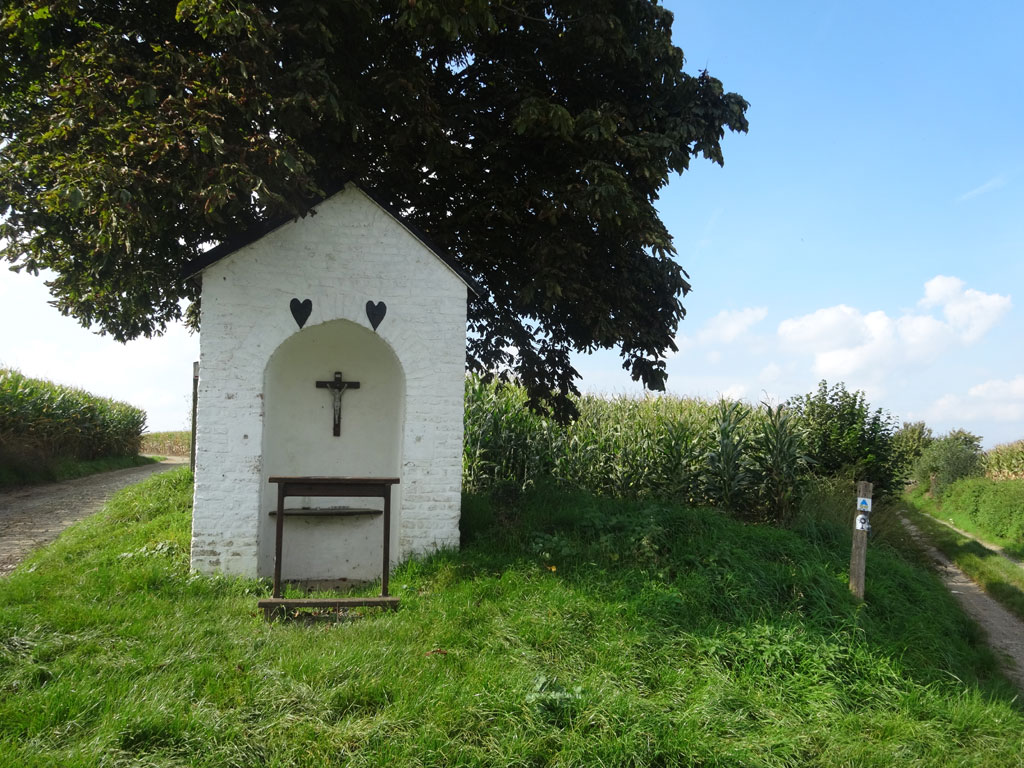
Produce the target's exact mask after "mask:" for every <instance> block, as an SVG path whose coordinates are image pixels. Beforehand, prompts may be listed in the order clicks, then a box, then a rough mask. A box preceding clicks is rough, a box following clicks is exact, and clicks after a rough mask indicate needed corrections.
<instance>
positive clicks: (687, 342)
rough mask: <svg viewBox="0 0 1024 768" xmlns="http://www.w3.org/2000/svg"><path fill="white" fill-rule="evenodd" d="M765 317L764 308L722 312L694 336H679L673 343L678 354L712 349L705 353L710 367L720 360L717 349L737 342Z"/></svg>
mask: <svg viewBox="0 0 1024 768" xmlns="http://www.w3.org/2000/svg"><path fill="white" fill-rule="evenodd" d="M767 316H768V310H767V308H765V307H747V308H745V309H735V310H729V309H725V310H722V311H721V312H719V313H718V314H717V315H715V316H714V317H712V318H711V319H710V320H708V321H707V322H706V323H705V324H704V325H703V327H701V328H700V330H698V331H697V333H696V334H695V335H693V336H686V335H682V334H680V335H679V336H677V337H676V339H675V341H676V346H677V347H678V348H679V349H678V352H685V351H687V350H692V349H696V348H698V347H712V349H710V350H709V351H708V353H707V360H708V362H709V363H711V364H712V365H715V364H717V363H719V362H721V360H722V353H721V351H720V350H719V349H718V347H722V346H724V345H726V344H732V343H735V342H736V341H739V340H740V339H741V337H742V336H743V335H744V334H746V333H747V332H748V331H749V330H750V329H751V328H753V327H754V326H755V325H757V324H758V323H760V322H761V321H762V320H764V319H765V317H767ZM676 354H678V353H676ZM674 356H675V355H674V354H673V355H669V357H674Z"/></svg>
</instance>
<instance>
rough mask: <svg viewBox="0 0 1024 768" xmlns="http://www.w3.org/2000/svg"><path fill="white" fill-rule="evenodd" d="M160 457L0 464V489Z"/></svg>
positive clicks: (130, 464)
mask: <svg viewBox="0 0 1024 768" xmlns="http://www.w3.org/2000/svg"><path fill="white" fill-rule="evenodd" d="M161 460H162V459H161V457H159V456H113V457H108V458H105V459H84V460H75V459H58V460H56V461H54V462H52V463H50V464H42V465H38V466H34V467H29V466H18V467H12V466H0V488H14V487H18V486H22V485H37V484H40V483H56V482H60V481H62V480H74V479H75V478H77V477H85V476H86V475H95V474H97V473H99V472H110V471H111V470H115V469H126V468H128V467H141V466H144V465H146V464H153V463H155V462H158V461H161Z"/></svg>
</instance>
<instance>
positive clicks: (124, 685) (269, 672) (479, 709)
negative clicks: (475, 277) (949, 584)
mask: <svg viewBox="0 0 1024 768" xmlns="http://www.w3.org/2000/svg"><path fill="white" fill-rule="evenodd" d="M190 498H191V477H190V475H189V474H188V472H187V471H186V470H178V471H172V472H169V473H164V474H162V475H159V476H156V477H154V478H152V479H150V480H147V481H146V482H145V483H142V484H140V485H139V486H136V487H134V488H131V489H128V490H126V491H124V492H122V493H121V494H120V495H119V496H118V497H117V498H116V499H115V501H114V502H112V503H111V504H110V505H109V506H108V507H107V509H106V510H105V511H103V512H102V513H100V514H99V515H97V516H95V517H93V518H91V519H89V520H87V521H85V522H83V523H82V524H79V525H78V526H76V527H74V528H73V529H71V530H70V531H68V532H67V533H66V534H65V535H64V536H62V537H61V538H60V539H59V540H58V541H57V542H56V543H55V544H54V545H53V546H51V547H49V548H48V549H46V550H44V551H42V552H40V553H38V554H37V555H36V556H34V557H33V558H32V559H31V560H30V561H28V562H27V563H25V564H24V565H23V566H22V567H21V568H20V569H18V570H17V571H16V572H15V573H14V574H13V575H12V576H11V577H10V578H9V579H7V580H6V581H0V694H2V695H0V765H2V766H19V767H21V766H47V767H49V766H58V765H59V766H63V767H66V768H72V767H74V766H97V765H110V766H115V765H125V766H129V765H130V766H142V765H145V766H239V768H241V767H243V766H244V767H245V768H250V767H252V766H384V765H388V766H392V765H394V766H448V765H480V766H501V767H502V768H504V766H545V765H553V766H602V765H603V766H674V765H708V766H711V765H714V766H751V765H755V766H756V765H765V766H792V765H808V766H810V765H815V766H818V765H856V766H861V765H878V766H886V767H887V768H888V767H889V766H893V765H900V766H917V765H935V766H940V765H941V766H946V765H978V766H1003V765H1005V766H1020V765H1021V764H1022V763H1024V740H1022V739H1021V733H1022V732H1024V711H1022V708H1021V705H1020V704H1019V703H1017V702H1016V701H1015V696H1016V694H1017V692H1016V691H1015V690H1014V689H1012V688H1011V687H1010V686H1009V684H1008V683H1006V682H1005V681H1004V680H1003V679H1002V678H1001V677H1000V676H999V674H998V672H997V671H996V670H997V667H996V664H995V661H994V658H993V657H992V655H991V654H990V653H989V652H988V651H987V650H985V649H984V648H982V647H981V646H980V645H979V642H978V635H977V632H976V630H975V628H974V627H973V625H972V624H970V623H969V622H968V621H967V620H966V619H965V618H964V617H963V615H962V614H961V613H960V612H959V610H958V609H957V607H956V605H955V603H954V601H953V599H952V598H951V597H950V596H949V595H948V594H947V593H946V592H945V591H944V589H943V588H942V586H941V585H940V584H939V582H938V580H937V579H936V578H935V577H934V576H933V575H932V574H930V573H928V572H926V571H922V570H920V569H918V568H917V567H915V566H913V565H912V564H910V563H909V562H907V561H905V560H904V559H902V557H901V556H900V555H899V554H898V553H896V552H894V551H892V550H890V549H888V548H887V547H885V546H884V545H878V546H875V545H873V546H872V548H871V550H870V551H869V557H868V588H867V601H866V603H865V604H863V605H860V606H859V605H857V604H856V602H855V601H854V600H853V599H852V598H851V597H850V595H849V593H848V589H847V586H846V582H847V573H846V568H847V564H848V561H849V541H850V539H849V532H848V530H847V528H848V526H836V525H832V524H827V523H821V522H818V523H814V524H812V523H810V522H804V523H802V524H798V525H797V527H796V529H795V530H793V531H783V530H778V529H775V528H770V527H763V526H745V525H741V524H739V523H736V522H734V521H732V520H730V519H729V518H727V517H725V516H723V515H721V514H719V513H717V512H713V511H705V510H691V509H685V508H680V507H673V506H669V505H665V504H658V503H625V502H617V501H606V500H595V499H593V498H589V497H586V496H582V495H570V494H566V493H563V492H558V491H554V490H551V489H542V490H540V491H537V492H535V493H533V494H531V495H528V496H526V497H524V498H522V499H520V500H519V501H517V502H516V503H515V504H512V505H508V506H503V507H501V508H495V507H494V506H493V505H492V504H491V503H489V502H488V501H487V500H486V499H484V498H481V497H470V498H467V499H466V501H465V503H464V515H463V517H464V519H463V538H464V547H463V549H462V551H461V552H457V553H456V552H446V553H442V554H439V555H436V556H434V557H431V558H429V559H426V560H422V561H414V562H410V563H407V564H405V565H404V566H402V567H401V568H399V569H398V570H397V572H396V573H395V575H394V576H393V578H392V585H393V587H394V591H395V592H396V593H397V594H398V595H399V596H400V597H401V598H402V606H401V608H400V609H399V610H398V611H397V612H393V613H390V612H373V611H366V612H364V613H362V614H360V615H359V616H358V617H353V618H352V619H351V620H349V621H343V622H340V623H339V622H333V621H313V622H308V621H294V620H289V621H283V622H277V623H274V624H267V623H265V622H263V621H262V619H261V618H260V616H259V615H258V614H257V610H256V600H257V599H258V597H259V596H262V595H265V594H266V593H267V591H268V589H267V586H266V584H264V583H260V582H254V581H246V580H234V579H227V578H209V577H203V576H196V575H191V574H189V572H188V567H187V551H188V539H189V512H190V510H189V506H190ZM372 591H373V590H372V589H370V590H368V592H372Z"/></svg>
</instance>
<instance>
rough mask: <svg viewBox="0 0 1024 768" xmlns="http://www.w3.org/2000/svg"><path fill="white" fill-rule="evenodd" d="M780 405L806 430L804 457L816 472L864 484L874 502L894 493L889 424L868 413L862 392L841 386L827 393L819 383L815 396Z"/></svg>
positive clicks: (897, 484)
mask: <svg viewBox="0 0 1024 768" xmlns="http://www.w3.org/2000/svg"><path fill="white" fill-rule="evenodd" d="M786 405H787V406H788V407H789V408H791V409H792V410H793V411H794V412H795V413H796V414H797V415H798V418H799V420H800V422H801V423H802V426H803V428H804V429H805V430H806V435H807V454H808V456H809V457H810V458H811V459H812V460H813V461H814V464H815V470H816V471H817V472H820V473H822V474H824V475H836V476H840V477H843V478H844V479H849V480H851V481H853V480H867V481H869V482H871V483H872V484H873V485H874V495H875V496H876V497H880V496H884V495H886V494H887V493H891V492H893V491H897V490H899V489H900V486H901V484H902V481H901V478H900V476H899V466H898V461H897V460H896V457H895V455H894V450H895V449H894V445H893V437H894V435H895V432H896V425H895V422H894V420H893V417H892V416H891V415H889V414H888V413H886V412H884V411H882V409H881V408H879V409H877V410H874V411H872V410H871V406H869V405H868V402H867V400H866V399H865V397H864V393H863V392H860V391H857V392H847V391H846V386H845V385H844V384H843V383H842V382H840V383H839V384H836V385H835V386H833V387H831V388H830V387H829V386H828V382H826V381H821V382H820V383H819V384H818V391H817V392H811V393H808V394H806V395H801V396H799V397H794V398H790V400H788V401H787V403H786Z"/></svg>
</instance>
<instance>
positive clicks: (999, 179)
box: [958, 175, 1006, 202]
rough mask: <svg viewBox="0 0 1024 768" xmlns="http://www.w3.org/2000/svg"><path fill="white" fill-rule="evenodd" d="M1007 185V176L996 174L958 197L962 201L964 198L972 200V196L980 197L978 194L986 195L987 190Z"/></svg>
mask: <svg viewBox="0 0 1024 768" xmlns="http://www.w3.org/2000/svg"><path fill="white" fill-rule="evenodd" d="M1005 185H1006V177H1005V176H1001V175H1000V176H995V177H993V178H991V179H989V180H988V181H986V182H985V183H984V184H982V185H981V186H978V187H975V188H974V189H972V190H970V191H969V192H964V193H963V194H962V195H960V197H959V198H958V199H959V200H960V201H961V202H962V201H964V200H970V199H971V198H972V197H978V195H984V194H985V193H986V192H991V191H992V190H993V189H999V187H1002V186H1005Z"/></svg>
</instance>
